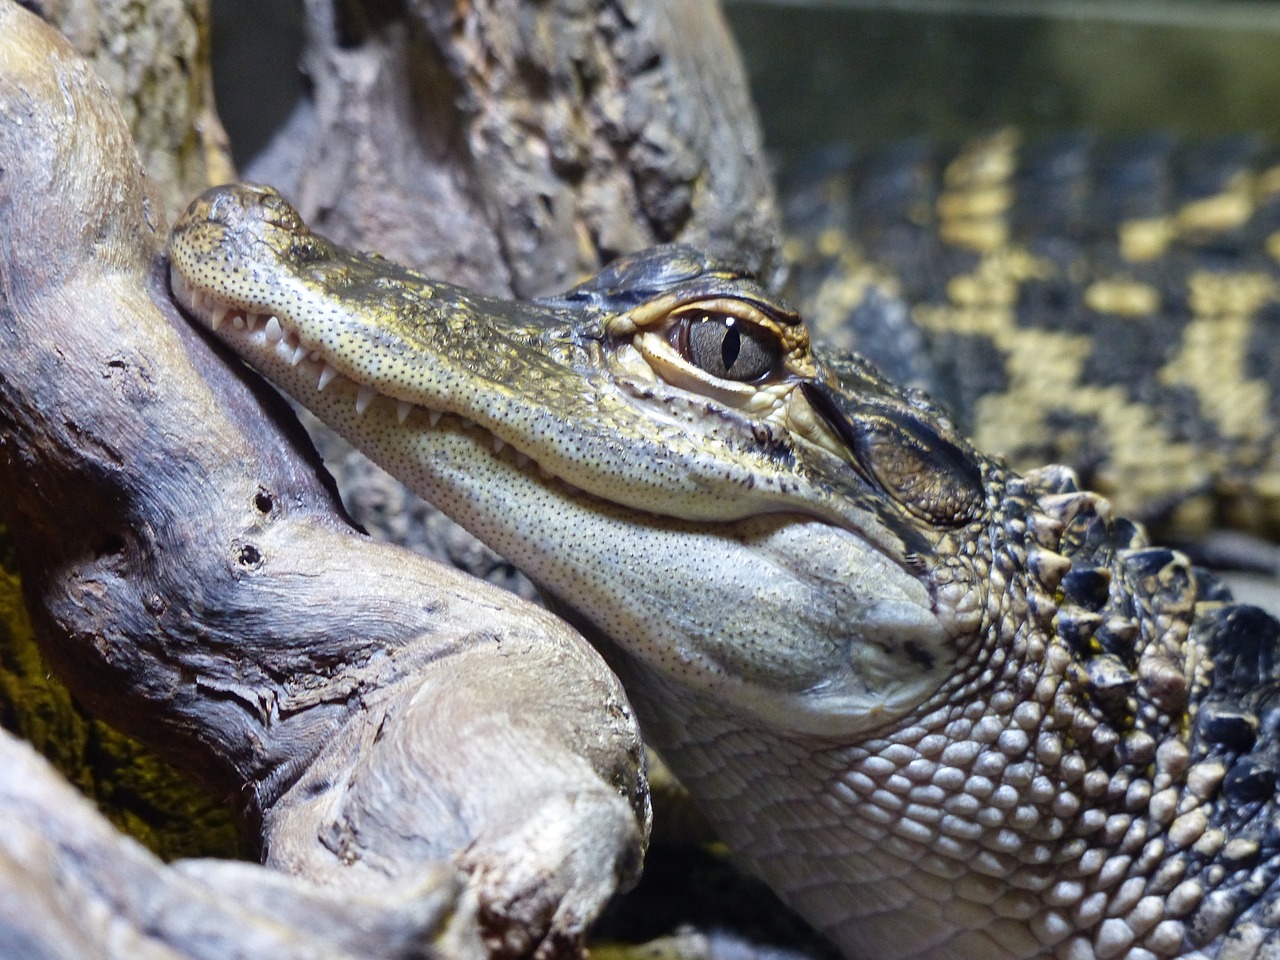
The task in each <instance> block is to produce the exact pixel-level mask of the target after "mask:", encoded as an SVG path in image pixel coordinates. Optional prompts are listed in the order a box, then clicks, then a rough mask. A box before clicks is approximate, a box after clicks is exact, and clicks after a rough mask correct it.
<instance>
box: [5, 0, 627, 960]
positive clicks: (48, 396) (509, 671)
mask: <svg viewBox="0 0 1280 960" xmlns="http://www.w3.org/2000/svg"><path fill="white" fill-rule="evenodd" d="M0 171H3V174H2V175H0V487H2V488H3V489H4V490H5V491H6V492H7V496H6V497H5V498H3V500H0V522H3V523H4V524H5V525H6V526H7V527H8V528H9V529H10V530H11V531H12V533H13V536H14V544H15V554H16V557H17V560H18V562H19V565H20V567H21V571H22V574H23V586H24V590H25V594H26V597H27V600H28V604H29V606H30V608H31V611H32V615H33V621H34V623H35V626H36V629H37V632H38V635H39V638H40V641H41V644H42V647H43V650H44V652H45V654H46V656H47V657H48V659H49V660H50V661H51V662H52V663H53V664H54V665H55V667H56V668H57V669H58V671H59V672H60V673H61V674H62V675H63V677H64V678H65V679H66V680H67V682H68V684H69V685H70V686H71V688H72V689H73V690H74V691H75V692H76V693H77V695H78V696H79V697H81V698H82V699H83V700H85V701H86V702H87V703H88V704H89V705H90V706H91V707H93V709H94V710H95V711H96V712H98V713H99V714H100V715H102V716H103V717H105V718H107V719H109V720H110V721H112V722H113V723H114V724H116V725H118V726H119V727H120V728H121V729H123V730H125V731H127V732H131V733H133V734H135V735H137V736H138V737H140V738H142V739H144V740H146V741H147V742H148V743H150V744H152V745H154V746H155V747H156V748H157V749H159V750H160V751H161V752H162V753H163V754H164V755H166V756H168V757H169V758H171V759H172V760H174V761H175V762H177V763H179V764H181V765H182V766H183V767H184V769H186V770H188V771H190V772H191V773H192V774H193V775H196V776H198V777H199V778H200V779H202V780H203V781H204V782H206V783H208V784H210V785H211V786H213V787H214V788H215V789H217V790H220V791H222V792H224V793H226V794H229V795H233V796H236V797H237V798H238V803H239V805H240V807H241V810H242V812H243V814H244V816H245V817H246V819H248V820H249V821H251V822H253V823H255V824H257V825H258V826H259V828H260V830H261V837H262V845H263V849H264V856H265V858H266V861H267V862H268V863H269V864H272V865H276V866H280V867H284V868H287V869H289V870H292V871H295V872H297V873H299V874H301V875H303V876H304V877H306V878H309V879H311V880H315V881H319V882H322V883H324V884H326V885H328V886H330V887H332V888H334V889H335V891H345V895H346V896H348V897H358V896H366V897H367V896H382V895H384V894H386V895H388V896H391V894H390V893H388V892H387V891H390V890H393V889H394V890H401V891H403V890H404V889H406V888H417V887H419V885H421V884H424V883H429V882H431V878H438V877H439V875H440V874H439V865H438V861H439V860H441V859H443V858H448V857H451V856H452V857H456V859H457V862H458V864H459V865H460V866H461V868H462V869H463V871H464V873H465V875H466V877H467V879H468V882H469V886H468V890H469V891H470V893H469V894H468V896H469V897H475V898H476V899H477V900H478V902H479V908H478V913H479V918H480V922H481V929H482V932H483V933H484V935H485V938H486V939H485V942H486V945H487V946H488V948H489V949H490V950H491V951H493V952H495V953H498V954H516V953H525V952H528V951H529V950H530V949H532V948H533V947H534V946H536V945H537V944H539V943H540V942H541V943H543V948H544V950H557V949H560V950H572V949H574V948H575V947H576V946H577V944H578V942H579V937H580V936H581V933H582V929H583V926H584V924H585V923H586V922H587V921H589V920H590V919H591V917H592V916H594V914H595V913H596V912H597V911H598V910H599V909H600V907H601V906H602V905H603V903H604V902H605V900H606V899H607V898H608V896H609V895H610V894H611V892H612V891H613V889H614V888H615V887H616V886H617V885H618V884H619V883H620V882H626V881H627V880H629V879H630V878H631V877H632V876H633V874H634V872H635V870H636V869H637V867H638V860H639V856H640V851H641V849H642V844H643V835H644V831H645V830H646V829H647V816H648V807H647V798H646V794H645V792H644V786H643V775H642V771H641V756H640V748H639V741H638V737H637V734H636V731H635V728H634V724H633V722H632V719H631V714H630V711H629V708H628V707H627V705H626V701H625V699H624V697H623V695H622V692H621V689H620V688H619V687H618V685H617V682H616V680H615V679H614V678H613V677H612V675H611V674H610V673H609V672H608V671H607V669H606V668H605V667H604V666H603V664H602V663H601V661H600V660H599V658H598V657H597V656H596V655H595V654H594V652H593V651H591V650H590V648H589V647H587V646H586V644H585V643H584V642H583V641H582V640H581V638H579V637H578V636H577V635H576V634H574V633H573V632H572V631H570V630H569V629H568V628H566V627H565V626H564V625H563V624H561V623H560V622H559V621H557V620H555V619H554V618H552V617H551V616H550V615H548V614H546V613H544V612H542V611H540V610H538V609H536V608H533V607H529V606H527V605H524V604H521V603H520V602H519V601H517V600H515V599H514V598H512V597H511V596H510V595H509V594H506V593H504V592H502V591H499V590H497V589H494V588H489V587H486V586H484V585H483V584H479V583H477V582H475V581H472V580H470V579H468V578H465V577H463V576H462V575H461V574H458V573H456V572H455V571H452V570H448V569H446V568H441V567H439V566H437V565H433V564H430V563H429V562H427V561H425V560H422V559H420V558H418V557H416V556H414V555H412V554H409V553H407V552H406V551H403V550H401V549H398V548H395V547H392V546H389V545H386V544H379V543H375V542H373V541H371V540H370V539H369V538H368V537H366V536H364V535H362V534H361V533H359V532H358V531H356V530H355V529H353V528H352V527H351V526H350V524H349V523H348V522H347V520H346V519H345V517H344V516H343V515H342V513H341V510H340V507H339V506H338V504H337V501H336V497H335V494H334V491H333V490H332V488H331V485H329V484H327V483H326V482H325V480H324V479H322V477H321V475H320V474H319V473H318V471H319V465H318V463H317V462H316V460H315V458H314V455H313V454H312V453H311V452H310V448H309V446H308V445H307V444H306V443H305V439H304V438H303V436H302V434H301V433H300V431H299V430H298V428H297V425H296V421H294V420H293V418H292V416H291V414H290V413H289V412H288V411H287V409H286V408H285V407H284V406H283V404H282V403H281V402H280V401H279V400H278V399H277V398H276V397H275V396H274V394H271V393H270V392H269V391H267V390H265V389H264V388H263V387H262V386H261V385H260V384H259V382H258V381H257V380H256V378H253V377H251V376H250V375H249V374H247V372H245V371H243V369H242V368H239V367H236V366H231V365H229V364H228V363H227V358H226V357H225V355H223V354H222V353H221V352H220V351H218V350H217V349H216V348H215V347H213V346H211V345H210V344H209V343H208V342H207V341H206V340H204V339H203V338H202V337H201V336H200V335H199V334H197V333H196V331H195V330H194V329H193V328H191V327H190V326H189V325H187V324H186V323H185V322H183V321H182V319H181V318H180V317H179V316H178V315H177V313H176V311H175V309H174V308H173V306H172V304H171V302H170V300H169V298H168V293H167V288H166V282H165V279H166V278H165V269H164V264H163V260H162V257H161V250H162V246H163V240H164V236H165V219H164V214H163V210H162V209H161V204H160V203H159V201H158V199H157V197H156V195H155V193H154V191H153V190H152V189H151V187H150V184H149V182H148V181H147V180H146V178H145V177H144V176H143V174H142V170H141V166H140V164H139V162H138V160H137V157H136V154H135V153H134V151H133V148H132V146H131V144H130V140H129V135H128V131H127V129H126V127H125V125H124V123H123V120H122V118H121V116H120V114H119V111H118V109H117V108H116V107H115V105H114V103H113V102H112V101H111V98H110V97H109V96H108V95H107V93H106V91H105V89H104V87H103V86H102V84H101V82H100V81H99V80H98V79H97V78H96V77H95V76H94V75H93V73H92V72H91V70H90V69H89V68H88V66H87V65H86V64H85V63H84V62H83V61H82V60H80V59H79V58H77V57H76V56H75V55H74V54H73V52H72V51H71V50H70V48H69V47H68V46H67V45H66V44H65V42H63V41H62V40H61V39H60V38H58V37H57V36H56V34H54V33H53V32H52V31H50V30H49V29H48V28H47V27H45V26H44V25H43V24H41V23H40V22H39V21H38V20H36V19H35V18H34V17H32V16H30V15H29V14H27V13H26V12H25V11H23V10H21V9H20V8H18V7H17V6H15V5H13V4H12V3H10V2H8V0H0ZM548 677H555V678H556V681H555V685H554V686H551V685H550V684H548V682H547V679H546V678H548ZM57 802H61V801H57ZM534 836H536V837H537V838H538V843H536V844H534V843H531V842H529V840H530V838H531V837H534ZM72 865H73V866H74V867H75V868H77V869H83V870H86V871H92V870H96V869H99V868H100V864H98V863H97V862H96V861H93V860H87V861H74V859H73V864H72ZM83 879H85V881H86V882H88V883H95V882H96V881H90V880H89V879H88V878H83ZM127 879H128V878H124V877H122V878H120V882H126V880H127ZM224 892H225V891H224ZM242 907H243V910H245V911H248V910H249V907H248V906H246V905H242V904H238V903H237V902H236V901H235V900H234V899H233V898H227V899H226V900H225V901H224V902H222V903H221V905H220V907H219V909H220V910H221V911H222V912H223V914H225V915H226V916H229V917H234V916H236V915H237V910H240V909H241V908H242ZM246 915H247V914H246ZM465 915H466V911H462V912H461V913H460V914H459V916H463V917H465ZM103 923H104V925H105V923H106V920H105V919H104V921H103ZM250 927H251V925H250V924H247V925H246V927H245V929H246V930H248V929H250ZM104 930H105V926H104ZM192 933H193V935H194V934H196V933H198V931H196V930H194V929H193V931H192ZM225 933H226V935H227V936H228V937H229V938H234V936H235V931H234V924H228V925H226V930H225ZM544 938H545V939H544ZM50 943H53V941H50ZM51 949H52V948H51ZM59 949H60V948H59ZM53 955H56V953H54V954H53ZM248 955H256V954H255V951H253V950H249V951H248Z"/></svg>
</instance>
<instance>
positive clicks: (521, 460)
mask: <svg viewBox="0 0 1280 960" xmlns="http://www.w3.org/2000/svg"><path fill="white" fill-rule="evenodd" d="M528 465H529V455H528V454H527V453H521V452H520V451H519V450H517V451H516V466H517V467H527V466H528Z"/></svg>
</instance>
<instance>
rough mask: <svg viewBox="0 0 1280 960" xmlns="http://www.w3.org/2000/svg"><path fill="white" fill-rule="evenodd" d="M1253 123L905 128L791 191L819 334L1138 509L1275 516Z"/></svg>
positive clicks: (1277, 404) (1276, 339)
mask: <svg viewBox="0 0 1280 960" xmlns="http://www.w3.org/2000/svg"><path fill="white" fill-rule="evenodd" d="M1271 164H1272V158H1271V157H1270V156H1269V155H1268V154H1267V153H1266V152H1265V149H1264V147H1263V145H1262V144H1261V142H1260V141H1259V140H1258V139H1256V138H1253V137H1233V138H1223V139H1219V140H1215V141H1212V142H1207V143H1201V144H1194V145H1188V144H1184V143H1180V142H1179V141H1178V140H1176V139H1175V138H1172V137H1168V136H1149V137H1144V138H1141V139H1130V140H1127V141H1122V142H1112V143H1102V142H1099V141H1096V140H1095V139H1094V138H1091V137H1088V136H1085V135H1067V136H1059V137H1056V138H1053V139H1049V140H1043V141H1040V142H1027V141H1025V140H1024V139H1023V138H1021V137H1020V136H1019V135H1018V134H1016V133H1014V132H1012V131H1002V132H999V133H996V134H994V135H992V136H989V137H985V138H982V139H980V140H977V141H974V142H971V143H969V144H967V145H965V146H963V147H962V148H961V149H959V150H958V151H955V150H953V151H946V150H942V149H939V148H937V147H936V146H934V145H932V144H929V143H925V142H910V143H899V144H896V145H893V146H891V147H886V148H882V149H880V150H877V151H871V152H867V153H865V154H859V155H856V156H855V155H840V156H835V155H832V156H828V157H826V158H824V159H823V160H821V161H819V162H816V163H815V164H814V165H812V167H811V168H810V169H809V170H807V171H805V172H804V173H803V174H802V175H801V176H799V177H798V178H797V179H798V181H799V183H798V185H795V186H793V187H792V188H791V189H790V190H789V192H788V196H789V200H788V215H789V220H790V229H791V234H792V238H791V240H790V242H789V253H790V256H791V259H792V261H793V262H794V263H795V268H794V270H793V276H792V284H791V291H790V292H791V295H792V297H793V299H795V300H796V301H798V302H799V303H801V304H802V305H803V307H804V312H805V313H806V315H807V316H808V318H809V319H810V322H811V325H812V326H813V327H814V328H815V329H816V330H818V331H819V336H820V338H824V339H826V340H827V341H828V342H830V343H833V344H835V345H837V346H839V347H842V348H851V349H856V350H858V351H859V352H861V353H863V354H865V355H867V356H869V357H870V358H871V359H873V360H874V361H875V362H876V363H877V364H879V365H880V366H881V367H882V368H883V369H885V371H886V372H887V373H888V374H889V376H890V378H891V379H895V380H897V381H899V382H906V383H911V384H914V385H917V386H920V387H923V388H924V389H925V390H926V391H928V392H929V393H930V394H932V395H933V396H934V397H935V398H937V399H939V400H941V401H942V402H944V403H945V404H947V405H949V406H950V407H951V408H952V410H953V412H954V414H955V415H956V417H957V419H958V421H959V422H960V423H961V425H962V426H963V428H964V429H965V430H967V431H968V432H969V433H970V434H971V435H972V436H973V437H974V438H975V440H976V441H977V444H978V446H979V447H980V448H982V449H985V450H988V451H991V452H996V453H1001V454H1003V455H1005V456H1007V457H1008V458H1009V459H1010V461H1011V462H1012V463H1013V465H1014V466H1015V467H1017V468H1019V469H1026V468H1030V467H1033V466H1036V465H1038V464H1042V463H1049V462H1061V463H1068V464H1070V465H1072V466H1073V467H1075V468H1076V469H1077V470H1078V471H1079V472H1080V474H1081V476H1082V478H1083V481H1084V483H1085V485H1086V486H1087V487H1091V488H1094V489H1097V490H1100V491H1101V492H1103V493H1105V494H1106V495H1107V496H1108V497H1109V498H1111V499H1112V500H1113V501H1115V502H1116V504H1117V506H1118V507H1119V508H1120V509H1121V510H1122V511H1123V512H1125V513H1128V514H1131V515H1134V516H1137V517H1138V518H1139V519H1142V520H1144V521H1147V522H1148V523H1153V522H1155V523H1158V522H1159V521H1162V520H1172V521H1173V524H1174V526H1176V527H1177V528H1178V529H1179V530H1182V531H1192V532H1194V531H1201V530H1204V529H1207V528H1209V527H1210V526H1213V525H1217V524H1221V523H1224V522H1225V523H1228V524H1230V525H1233V526H1238V527H1243V528H1246V529H1252V530H1261V531H1265V532H1268V533H1269V534H1271V535H1274V534H1275V533H1276V532H1278V531H1280V454H1278V453H1277V425H1278V424H1280V401H1278V400H1277V394H1276V389H1275V387H1276V384H1277V383H1280V286H1278V285H1277V279H1278V276H1277V274H1278V265H1277V257H1278V256H1280V167H1276V166H1272V165H1271Z"/></svg>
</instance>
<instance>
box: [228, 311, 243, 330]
mask: <svg viewBox="0 0 1280 960" xmlns="http://www.w3.org/2000/svg"><path fill="white" fill-rule="evenodd" d="M231 325H232V326H233V327H235V328H236V329H237V330H243V329H244V317H242V316H241V315H240V314H238V313H237V314H236V315H235V316H234V317H232V318H231Z"/></svg>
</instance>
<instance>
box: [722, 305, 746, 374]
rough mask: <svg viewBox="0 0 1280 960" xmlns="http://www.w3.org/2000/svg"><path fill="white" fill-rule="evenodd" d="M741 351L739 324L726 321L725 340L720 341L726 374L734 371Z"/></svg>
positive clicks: (731, 320) (729, 320)
mask: <svg viewBox="0 0 1280 960" xmlns="http://www.w3.org/2000/svg"><path fill="white" fill-rule="evenodd" d="M741 349H742V334H740V333H739V332H738V327H737V324H735V323H734V322H733V319H732V318H730V319H728V320H726V321H725V331H724V339H723V340H722V341H720V359H721V361H723V363H724V369H725V370H726V372H727V371H729V370H732V369H733V362H734V361H735V360H737V359H738V353H739V351H740V350H741Z"/></svg>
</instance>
